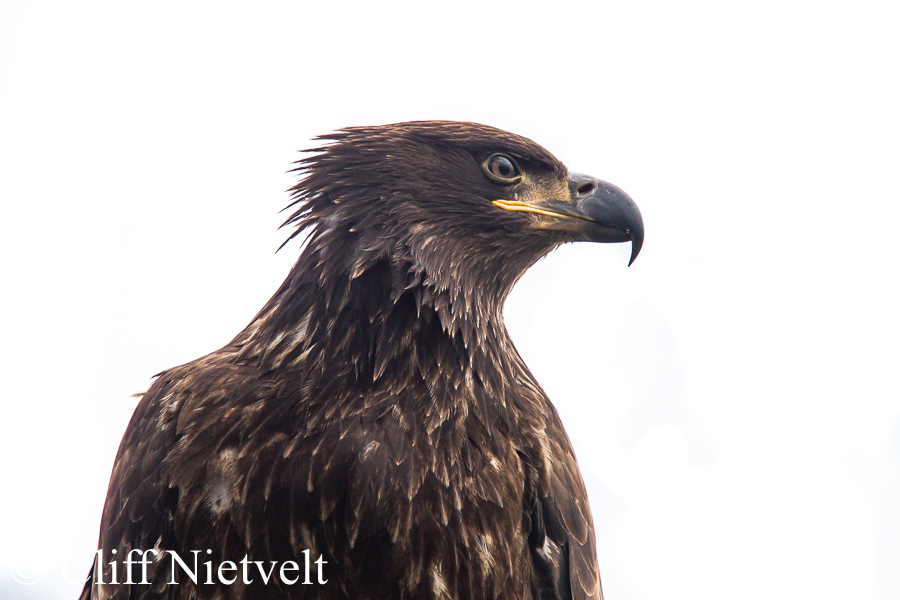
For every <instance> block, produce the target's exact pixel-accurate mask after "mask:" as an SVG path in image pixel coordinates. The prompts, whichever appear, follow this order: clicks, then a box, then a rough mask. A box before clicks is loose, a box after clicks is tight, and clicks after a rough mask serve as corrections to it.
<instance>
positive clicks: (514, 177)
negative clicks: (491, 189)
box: [482, 154, 522, 184]
mask: <svg viewBox="0 0 900 600" xmlns="http://www.w3.org/2000/svg"><path fill="white" fill-rule="evenodd" d="M482 168H483V169H484V172H485V174H486V175H487V176H488V178H490V179H492V180H494V181H496V182H497V183H505V184H510V183H515V182H517V181H519V179H521V178H522V175H521V173H519V169H518V168H517V167H516V163H514V162H513V161H512V159H511V158H509V157H507V156H503V155H502V154H494V155H493V156H491V157H490V158H488V159H487V160H486V161H484V165H482Z"/></svg>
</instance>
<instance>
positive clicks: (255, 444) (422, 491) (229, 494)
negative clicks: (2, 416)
mask: <svg viewBox="0 0 900 600" xmlns="http://www.w3.org/2000/svg"><path fill="white" fill-rule="evenodd" d="M317 140H319V141H320V142H319V145H320V147H318V148H317V149H315V150H311V151H309V153H308V154H306V155H304V158H302V159H301V160H299V161H298V163H296V164H297V168H296V169H295V170H296V171H298V172H299V174H300V175H301V177H300V179H299V183H297V184H296V185H295V186H294V187H293V188H291V190H290V191H291V203H290V204H289V205H288V209H286V210H289V211H290V213H291V214H290V217H289V218H288V220H287V221H286V222H285V225H287V226H290V227H293V228H294V230H293V231H292V233H291V235H290V238H293V237H295V236H297V235H302V236H305V237H302V238H301V239H304V240H305V241H304V244H303V246H302V250H301V252H300V256H299V258H298V260H297V262H296V263H295V264H294V266H293V267H292V269H291V270H290V273H289V274H288V276H287V278H286V279H285V281H284V283H283V284H282V285H281V287H279V288H278V290H277V291H276V292H275V294H274V296H272V298H271V299H270V300H269V301H268V303H267V304H266V305H265V306H264V307H263V308H262V310H260V311H259V313H258V314H257V315H256V316H255V317H254V318H253V319H252V321H251V322H250V323H249V325H247V327H246V328H245V329H244V330H243V331H241V332H240V333H238V334H237V336H236V337H235V338H234V339H233V340H231V342H229V343H228V344H227V345H226V346H224V347H223V348H221V349H219V350H216V351H215V352H212V353H211V354H208V355H206V356H204V357H202V358H199V359H197V360H195V361H193V362H190V363H187V364H184V365H181V366H178V367H174V368H171V369H168V370H166V371H163V372H162V373H160V374H158V375H157V376H156V378H155V381H154V382H153V384H152V386H151V387H150V388H149V389H148V391H147V392H146V393H144V394H143V396H142V398H141V400H140V402H139V403H138V405H137V407H136V409H135V411H134V415H133V416H132V418H131V421H130V423H129V425H128V427H127V429H126V431H125V434H124V437H123V438H122V442H121V445H120V447H119V450H118V454H117V456H116V460H115V464H114V467H113V470H112V475H111V478H110V484H109V490H108V493H107V496H106V503H105V505H104V508H103V514H102V520H101V528H100V539H99V546H98V550H97V552H96V554H95V557H94V564H93V567H92V569H91V571H90V574H89V575H88V578H87V581H86V583H85V586H84V589H83V591H82V594H81V596H80V598H81V599H82V600H87V599H88V598H90V599H93V600H101V599H102V600H108V599H116V600H118V599H125V598H128V599H137V598H141V599H151V598H159V599H167V600H176V599H187V598H196V599H201V600H202V599H214V598H215V599H223V600H225V599H244V600H250V599H253V600H257V599H275V598H296V599H317V600H338V599H353V600H367V599H368V600H407V599H409V600H412V599H418V600H423V599H429V600H431V599H433V600H440V599H448V600H449V599H452V600H457V599H460V600H462V599H472V600H474V599H490V600H500V599H504V600H513V599H518V600H585V599H589V598H591V599H601V598H602V595H603V594H602V591H601V587H600V578H599V575H598V568H597V558H596V546H595V544H596V542H595V536H594V529H593V523H592V517H591V512H590V508H589V506H588V498H587V493H586V490H585V486H584V483H583V481H582V478H581V475H580V473H579V468H578V464H577V461H576V459H575V454H574V452H573V449H572V445H571V443H570V441H569V439H568V437H567V435H566V432H565V430H564V428H563V425H562V422H561V421H560V417H559V415H558V413H557V411H556V410H555V409H554V407H553V405H552V404H551V403H550V400H549V399H548V398H547V395H546V394H545V393H544V391H543V390H542V389H541V387H540V385H538V383H537V381H535V378H534V377H533V376H532V374H531V373H530V372H529V370H528V368H527V367H526V365H525V363H524V362H523V360H522V358H521V357H520V356H519V354H518V353H517V351H516V349H515V346H514V345H513V342H512V340H511V339H510V335H509V333H508V332H507V330H506V327H505V325H504V321H503V306H504V302H505V300H506V298H507V296H508V294H509V292H510V290H511V289H512V288H513V286H514V284H515V283H516V281H517V280H518V279H519V278H520V277H521V275H522V274H523V273H524V272H525V271H526V270H527V269H528V268H529V267H530V266H531V265H533V264H534V263H535V262H536V261H538V260H539V259H540V258H542V257H543V256H545V255H546V254H547V253H549V252H550V251H552V250H553V249H554V248H556V247H558V246H560V245H561V244H565V243H567V242H577V241H591V242H627V241H630V242H631V261H634V259H635V257H636V256H637V255H638V252H639V251H640V249H641V244H642V242H643V235H644V227H643V221H642V218H641V214H640V212H639V210H638V208H637V206H636V205H635V203H634V202H633V201H632V200H631V198H629V197H628V195H626V194H625V193H624V192H623V191H622V190H621V189H619V188H618V187H616V186H614V185H612V184H609V183H606V182H603V181H600V180H598V179H596V178H594V177H589V176H586V175H581V174H577V173H569V172H568V170H567V169H566V167H565V166H564V165H563V164H562V163H561V162H560V161H559V160H557V159H556V158H555V157H554V156H553V155H552V154H550V153H549V152H548V151H546V150H545V149H543V148H542V147H541V146H539V145H537V144H536V143H534V142H532V141H531V140H528V139H526V138H523V137H520V136H517V135H514V134H511V133H508V132H505V131H502V130H499V129H495V128H492V127H488V126H485V125H480V124H475V123H463V122H448V121H418V122H408V123H397V124H391V125H379V126H366V127H348V128H345V129H341V130H338V131H336V132H334V133H331V134H328V135H324V136H321V137H319V138H317ZM290 238H289V239H290ZM630 264H631V262H629V265H630Z"/></svg>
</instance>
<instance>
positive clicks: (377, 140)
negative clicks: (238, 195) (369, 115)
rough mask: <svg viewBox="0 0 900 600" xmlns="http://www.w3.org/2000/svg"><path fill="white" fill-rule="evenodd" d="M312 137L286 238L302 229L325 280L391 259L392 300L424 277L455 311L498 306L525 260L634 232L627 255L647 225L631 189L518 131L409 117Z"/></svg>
mask: <svg viewBox="0 0 900 600" xmlns="http://www.w3.org/2000/svg"><path fill="white" fill-rule="evenodd" d="M318 139H320V140H322V141H324V142H325V144H324V145H322V146H321V147H320V148H318V149H316V150H313V151H311V152H312V154H311V155H310V156H308V157H306V158H304V159H302V160H300V161H299V162H298V167H297V169H296V170H297V171H299V172H300V173H301V174H302V175H303V177H302V178H301V180H300V182H299V183H298V184H297V185H296V186H295V187H294V188H293V189H292V192H293V202H292V203H291V205H290V206H291V207H296V212H294V213H293V214H292V215H291V217H290V218H289V219H288V221H287V222H286V223H285V224H286V225H288V224H290V225H294V226H296V231H295V232H294V234H293V235H292V236H291V237H294V236H296V235H297V234H299V233H300V232H301V231H305V232H306V233H307V235H308V238H307V239H308V244H307V247H306V250H305V252H304V253H305V254H307V255H309V256H310V259H311V260H313V262H314V263H315V264H316V265H317V267H313V268H317V269H319V270H320V278H321V280H322V281H323V282H324V281H325V280H326V279H332V280H334V279H335V278H338V279H342V280H344V281H346V279H347V276H349V279H350V280H351V281H352V280H354V279H356V278H358V277H361V276H362V275H363V274H364V273H367V272H370V273H371V272H374V271H375V270H377V269H374V267H375V266H377V265H385V264H388V265H391V266H390V271H391V272H392V274H385V276H386V277H387V278H389V279H391V284H390V287H392V288H393V292H392V297H393V298H395V299H396V298H397V297H399V295H400V294H402V293H404V292H405V291H408V290H410V289H413V288H418V287H423V288H427V290H428V291H427V293H426V296H430V297H436V296H438V295H444V296H446V297H447V298H448V300H447V302H448V303H450V304H452V305H454V306H455V307H456V309H454V312H459V310H458V309H460V307H461V309H462V310H463V311H464V312H469V313H471V312H472V311H473V310H477V311H478V312H481V313H492V314H497V313H499V312H502V304H503V301H504V300H505V297H506V295H507V294H508V292H509V291H510V289H511V288H512V286H513V285H514V284H515V282H516V281H517V280H518V278H519V277H520V276H521V275H522V274H523V273H524V272H525V270H527V269H528V267H530V266H531V265H532V264H534V263H535V262H536V261H537V260H539V259H540V258H541V257H543V256H544V255H546V254H547V253H548V252H550V251H551V250H553V249H554V248H555V247H557V246H559V245H561V244H563V243H566V242H575V241H592V242H625V241H631V244H632V251H631V261H634V259H635V257H636V256H637V255H638V252H640V249H641V244H642V242H643V237H644V225H643V221H642V219H641V214H640V211H639V210H638V208H637V206H636V205H635V204H634V202H633V201H632V200H631V198H629V197H628V195H626V194H625V193H624V192H623V191H622V190H620V189H619V188H618V187H616V186H614V185H612V184H609V183H605V182H603V181H600V180H599V179H596V178H594V177H590V176H587V175H582V174H578V173H569V171H568V170H567V169H566V167H565V165H563V164H562V163H561V162H560V161H559V160H558V159H556V158H555V157H554V156H553V155H552V154H550V153H549V152H547V151H546V150H545V149H544V148H542V147H541V146H539V145H537V144H535V143H534V142H532V141H531V140H528V139H526V138H523V137H520V136H517V135H514V134H511V133H508V132H505V131H501V130H499V129H495V128H493V127H487V126H485V125H479V124H475V123H460V122H447V121H417V122H409V123H397V124H392V125H381V126H371V127H349V128H346V129H342V130H339V131H337V132H335V133H332V134H328V135H325V136H322V137H320V138H318ZM313 256H317V257H318V258H314V259H313V258H312V257H313ZM301 262H307V263H308V261H301ZM629 264H631V263H630V262H629ZM307 268H308V267H307ZM382 270H383V269H382ZM326 287H327V286H326ZM370 287H371V284H370ZM486 307H487V308H486ZM457 316H462V315H457ZM469 316H471V315H469ZM475 316H476V317H477V316H478V315H475Z"/></svg>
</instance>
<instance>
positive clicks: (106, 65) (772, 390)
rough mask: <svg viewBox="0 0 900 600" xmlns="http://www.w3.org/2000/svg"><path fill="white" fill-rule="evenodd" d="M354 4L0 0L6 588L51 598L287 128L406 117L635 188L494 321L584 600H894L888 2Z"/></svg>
mask: <svg viewBox="0 0 900 600" xmlns="http://www.w3.org/2000/svg"><path fill="white" fill-rule="evenodd" d="M335 4H336V3H335ZM376 4H379V3H367V4H360V5H356V6H354V5H350V4H347V5H341V6H334V7H331V8H325V7H324V5H325V3H324V2H316V3H310V4H309V5H304V3H301V2H291V3H282V4H275V3H267V2H257V3H252V8H250V6H251V3H233V4H231V3H227V2H215V3H212V2H210V3H197V2H183V1H180V2H171V3H169V2H153V3H130V2H127V3H126V2H119V1H116V2H112V1H111V2H105V3H104V2H96V1H88V0H79V1H78V2H72V1H63V2H41V1H31V2H28V1H21V0H16V1H11V0H0V198H2V212H0V250H2V254H0V256H2V258H0V261H2V262H0V268H2V273H0V281H2V294H0V308H2V313H0V314H2V318H3V321H2V322H3V330H2V336H3V337H2V344H0V352H2V355H0V365H2V367H0V368H2V380H0V381H2V385H0V394H2V396H0V411H2V412H0V461H2V463H0V466H2V471H0V481H2V490H0V597H2V598H22V599H44V598H67V597H68V598H74V597H75V596H76V595H77V593H78V591H79V589H80V582H81V581H83V577H84V575H85V574H86V573H87V570H88V567H89V564H90V562H91V558H92V552H93V550H94V549H95V547H96V539H97V530H98V526H99V520H100V512H101V508H102V505H103V499H104V497H105V493H106V486H107V482H108V477H109V472H110V468H111V465H112V461H113V458H114V456H115V452H116V448H117V446H118V443H119V439H120V438H121V435H122V433H123V431H124V429H125V425H126V423H127V421H128V418H129V416H130V413H131V411H132V409H133V407H134V406H135V403H136V399H135V398H133V397H131V395H132V394H134V393H136V392H141V391H143V390H144V389H146V386H147V385H148V383H149V381H150V377H151V376H152V375H153V374H154V373H157V372H159V371H161V370H162V369H165V368H167V367H171V366H174V365H176V364H180V363H183V362H186V361H189V360H192V359H194V358H197V357H198V356H201V355H203V354H205V353H207V352H210V351H212V350H215V349H216V348H218V347H220V346H221V345H222V344H224V343H225V342H227V341H228V340H229V339H230V338H231V337H232V336H233V335H234V334H235V333H236V332H237V331H239V330H240V329H241V328H242V327H243V326H244V325H245V324H246V323H247V322H248V321H249V319H250V318H251V317H252V316H253V314H254V313H255V312H256V310H257V309H258V308H260V307H261V306H262V304H263V303H264V302H265V301H266V300H267V299H268V297H269V296H270V295H271V294H272V293H273V292H274V291H275V289H276V287H277V286H278V284H279V283H280V282H281V280H282V279H283V277H284V276H285V274H286V273H287V270H288V268H289V266H290V264H291V262H292V260H293V259H294V258H295V257H296V255H297V252H298V245H297V244H293V245H289V246H287V247H286V248H285V249H284V250H283V251H281V252H279V253H278V254H273V253H274V250H275V249H276V248H277V246H278V245H279V244H280V243H281V241H282V240H283V239H284V237H285V236H286V232H285V231H284V230H282V231H276V228H277V226H278V225H279V224H280V222H281V220H282V219H283V216H284V215H278V210H279V209H280V208H281V207H282V206H283V205H285V204H286V203H287V195H286V194H285V193H284V190H285V189H287V188H288V187H289V186H290V185H291V184H292V182H293V176H292V175H289V174H287V173H286V171H287V170H288V169H289V168H290V166H291V163H292V161H294V160H295V159H296V158H297V157H298V155H297V154H296V151H297V150H300V149H303V148H308V147H311V146H313V145H314V142H311V141H310V140H311V138H312V137H314V136H315V135H318V134H322V133H327V132H329V131H332V130H334V129H336V128H338V127H341V126H346V125H366V124H377V123H389V122H395V121H404V120H413V119H457V120H472V121H479V122H483V123H487V124H491V125H494V126H497V127H500V128H503V129H508V130H511V131H514V132H516V133H519V134H522V135H525V136H528V137H530V138H532V139H534V140H536V141H537V142H538V143H541V144H542V145H544V146H545V147H547V148H548V149H549V150H551V151H552V152H554V153H555V154H556V155H557V156H558V157H559V158H560V159H562V160H563V161H564V162H566V164H567V165H568V166H569V167H570V169H572V170H574V171H581V172H586V173H590V174H593V175H596V176H598V177H600V178H601V179H606V180H608V181H612V182H614V183H616V184H617V185H619V186H620V187H622V188H623V189H625V190H626V191H627V192H628V193H629V194H630V195H631V196H632V197H633V198H634V199H635V200H636V202H637V203H638V205H639V206H640V208H641V210H642V211H643V214H644V220H645V223H646V243H645V245H644V250H643V252H642V253H641V256H640V257H639V258H638V260H637V261H636V263H635V264H634V266H633V267H631V268H627V269H626V268H625V264H626V262H627V256H628V252H629V248H628V245H627V244H623V245H617V246H610V245H590V244H580V245H573V246H568V247H566V248H563V249H561V250H559V251H557V252H556V253H554V254H553V255H551V256H550V257H549V258H548V259H546V260H545V261H543V262H541V263H540V264H539V265H537V266H536V267H535V268H533V269H532V270H531V271H530V272H529V273H528V274H527V275H526V276H525V278H524V279H523V280H522V281H521V283H520V284H519V286H518V287H517V289H516V290H515V292H514V293H513V296H512V297H511V299H510V300H509V303H508V305H507V311H506V313H507V320H508V324H509V328H510V330H511V332H512V335H513V338H514V339H515V341H516V344H517V346H518V347H519V349H520V351H521V352H522V354H523V355H524V357H525V359H526V361H527V362H528V364H529V365H530V366H531V368H532V370H533V371H534V373H535V375H536V376H537V378H538V380H539V381H540V382H541V383H542V385H543V386H544V387H545V389H546V390H547V392H548V393H549V395H550V397H551V398H552V399H554V401H555V403H556V405H557V406H558V407H559V409H560V412H561V413H562V416H563V419H564V421H565V423H566V425H567V427H568V431H569V433H570V435H571V437H572V438H573V441H574V443H575V446H576V449H577V452H578V456H579V460H580V463H581V468H582V471H583V474H584V477H585V479H586V481H587V483H588V487H589V491H590V496H591V501H592V506H593V513H594V519H595V521H596V526H597V538H598V545H599V561H600V567H601V573H602V576H603V583H604V589H605V592H606V597H607V598H608V600H637V599H663V598H665V599H666V600H669V599H673V598H691V599H692V600H693V599H707V598H708V599H721V598H728V599H729V600H730V599H743V598H754V599H755V598H762V597H764V598H774V599H781V598H784V599H796V598H817V599H831V598H863V599H865V598H877V599H896V598H898V597H900V392H898V382H897V381H898V372H900V368H898V364H900V351H898V336H900V320H898V316H897V315H898V306H900V293H898V277H897V259H898V257H900V243H898V242H897V237H896V231H897V228H898V221H900V208H898V205H900V183H898V177H900V170H898V165H900V35H898V33H897V32H898V31H900V8H898V7H900V5H898V4H897V3H893V2H882V3H877V2H864V1H862V2H861V1H854V2H849V1H845V2H799V1H784V0H779V1H769V2H766V1H763V2H752V3H751V2H744V3H737V2H699V1H686V2H650V1H647V2H640V1H631V0H629V1H625V0H622V1H616V2H603V3H596V4H588V3H586V2H585V3H567V2H560V1H554V2H542V3H539V4H534V5H523V4H521V3H519V2H512V1H511V0H507V1H506V2H495V3H491V4H490V5H488V4H486V3H485V4H482V3H474V4H469V5H465V4H462V5H460V4H456V3H444V4H443V6H439V7H438V6H437V5H434V6H432V5H429V4H426V3H416V4H409V5H404V6H400V5H397V6H392V7H381V6H376ZM451 6H452V8H451ZM28 578H31V579H36V580H37V581H36V582H35V583H33V585H23V584H21V583H18V582H17V581H16V579H19V580H23V581H25V580H27V579H28Z"/></svg>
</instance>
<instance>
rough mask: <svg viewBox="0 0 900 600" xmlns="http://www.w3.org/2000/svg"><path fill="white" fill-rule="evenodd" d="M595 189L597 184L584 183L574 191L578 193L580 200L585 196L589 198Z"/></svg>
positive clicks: (591, 182)
mask: <svg viewBox="0 0 900 600" xmlns="http://www.w3.org/2000/svg"><path fill="white" fill-rule="evenodd" d="M596 189H597V184H596V183H594V182H593V181H585V182H584V183H582V184H581V185H579V186H578V188H577V189H576V190H575V191H576V192H577V193H578V196H579V197H580V198H584V197H585V196H590V195H591V194H593V193H594V190H596Z"/></svg>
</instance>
